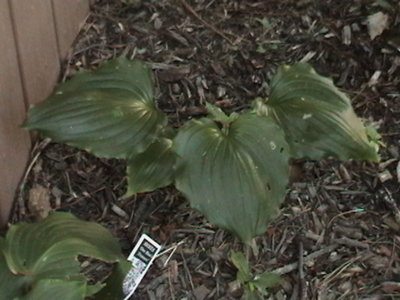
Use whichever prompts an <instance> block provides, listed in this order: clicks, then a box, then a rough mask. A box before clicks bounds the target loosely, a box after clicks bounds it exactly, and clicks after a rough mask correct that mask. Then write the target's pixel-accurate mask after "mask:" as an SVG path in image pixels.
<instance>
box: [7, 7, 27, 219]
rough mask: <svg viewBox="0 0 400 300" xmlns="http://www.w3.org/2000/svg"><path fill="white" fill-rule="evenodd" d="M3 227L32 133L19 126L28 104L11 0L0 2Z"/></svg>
mask: <svg viewBox="0 0 400 300" xmlns="http://www.w3.org/2000/svg"><path fill="white" fill-rule="evenodd" d="M0 53H1V55H0V66H1V68H0V179H1V180H0V226H2V225H4V224H5V222H7V220H8V215H9V212H10V210H11V206H12V203H13V200H14V195H15V190H16V188H17V186H18V183H19V180H20V178H21V174H22V173H23V170H24V169H25V166H26V162H27V159H28V152H29V148H30V140H29V135H28V133H27V132H26V131H25V130H23V129H21V128H19V125H20V124H21V123H22V121H23V119H24V116H25V103H24V96H23V92H22V82H21V77H20V73H19V67H18V59H17V55H16V47H15V41H14V34H13V30H12V21H11V15H10V10H9V6H8V2H7V1H0Z"/></svg>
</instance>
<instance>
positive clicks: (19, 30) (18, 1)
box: [10, 0, 69, 104]
mask: <svg viewBox="0 0 400 300" xmlns="http://www.w3.org/2000/svg"><path fill="white" fill-rule="evenodd" d="M66 2H69V1H66ZM10 3H11V12H12V17H13V20H14V32H15V36H16V41H17V47H18V49H17V51H18V55H19V59H20V62H21V72H22V81H23V85H24V89H25V96H26V98H27V101H28V102H29V103H30V104H34V103H38V102H40V101H42V100H43V99H45V98H46V97H47V96H48V95H49V94H50V92H51V91H52V89H53V87H54V85H55V83H56V82H57V78H58V75H59V71H60V62H59V55H58V46H57V37H56V31H55V25H54V18H53V10H52V3H51V0H29V1H27V0H10Z"/></svg>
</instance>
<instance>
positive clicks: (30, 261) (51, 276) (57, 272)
mask: <svg viewBox="0 0 400 300" xmlns="http://www.w3.org/2000/svg"><path fill="white" fill-rule="evenodd" d="M3 244H4V245H3V246H2V247H3V253H4V257H5V262H6V265H7V268H6V269H7V270H10V272H11V274H12V275H13V276H15V277H16V278H18V280H15V283H14V282H12V283H10V284H9V285H8V289H9V292H10V293H15V294H19V293H21V290H22V291H25V292H26V291H31V290H32V291H36V292H37V293H38V295H41V293H42V292H43V288H44V286H47V285H48V284H50V282H56V283H57V284H58V282H61V281H64V282H65V283H66V289H68V285H69V283H71V284H72V285H73V286H75V287H77V285H79V286H80V285H82V286H83V288H84V293H83V295H90V294H91V293H94V292H97V291H98V288H99V286H88V285H87V279H86V278H85V277H84V276H83V275H82V274H80V265H79V262H78V260H77V257H78V255H83V256H88V257H93V258H96V259H99V260H102V261H105V262H110V263H115V262H120V261H124V260H125V259H124V257H123V256H122V253H121V250H120V247H119V245H118V241H117V240H116V239H115V238H114V237H113V236H112V235H111V233H110V232H109V231H108V230H107V229H105V228H104V227H102V226H100V225H99V224H97V223H94V222H87V221H82V220H79V219H77V218H76V217H74V216H73V215H71V214H68V213H53V214H52V215H50V216H49V217H48V218H46V219H44V220H42V221H40V222H39V223H33V224H30V223H29V224H28V223H22V224H17V225H13V226H11V227H10V229H9V230H8V232H7V235H6V239H5V242H4V243H3ZM0 259H1V258H0ZM1 274H2V276H6V278H9V275H7V274H6V275H4V274H3V273H1ZM21 280H23V286H22V287H21ZM48 280H51V281H48ZM46 282H47V283H46ZM72 282H74V283H72ZM39 284H40V285H39ZM60 284H61V283H60ZM37 285H38V286H37ZM120 286H122V282H121V285H120ZM36 289H37V290H36ZM36 292H35V293H36ZM74 295H75V294H74ZM26 296H27V297H28V296H30V294H27V295H26ZM50 298H51V297H50ZM24 299H25V298H24ZM26 299H31V298H26ZM32 299H35V298H32ZM37 299H46V298H37ZM71 299H78V298H71ZM79 299H83V298H79Z"/></svg>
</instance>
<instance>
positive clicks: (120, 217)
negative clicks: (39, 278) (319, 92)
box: [11, 0, 400, 300]
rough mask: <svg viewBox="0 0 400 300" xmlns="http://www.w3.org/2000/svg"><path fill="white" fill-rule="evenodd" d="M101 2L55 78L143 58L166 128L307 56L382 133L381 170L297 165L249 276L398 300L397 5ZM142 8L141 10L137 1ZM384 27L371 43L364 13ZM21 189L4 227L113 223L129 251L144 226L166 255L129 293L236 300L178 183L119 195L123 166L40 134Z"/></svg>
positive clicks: (258, 86) (292, 291)
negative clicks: (50, 214) (53, 214)
mask: <svg viewBox="0 0 400 300" xmlns="http://www.w3.org/2000/svg"><path fill="white" fill-rule="evenodd" d="M132 2H136V4H131V5H125V4H122V3H121V2H120V1H118V0H100V1H98V2H97V3H96V4H95V5H94V6H93V9H92V13H91V15H90V17H89V18H88V20H87V22H86V24H85V25H84V27H83V28H82V30H81V33H80V35H79V37H78V39H77V40H76V43H75V45H74V48H73V49H72V50H71V53H70V56H69V58H68V60H67V61H66V62H65V64H64V73H63V75H62V78H61V79H60V80H66V79H68V78H69V77H70V76H71V75H73V74H74V73H75V72H76V71H77V70H79V69H82V68H90V69H94V68H96V67H97V66H98V65H99V64H100V63H101V62H103V61H105V60H108V59H111V58H114V57H117V56H118V55H121V54H122V53H124V54H126V55H127V56H128V57H131V58H138V59H143V60H145V61H148V62H150V63H151V65H152V68H153V69H154V72H155V74H156V78H157V89H158V92H157V101H158V104H159V107H160V108H161V109H162V110H163V111H164V112H166V113H167V114H168V116H169V119H170V122H171V124H172V125H173V126H177V127H178V126H180V125H182V124H183V123H184V122H185V121H186V120H188V119H191V118H197V117H200V116H203V115H204V113H205V110H204V104H205V103H206V102H212V103H216V105H218V106H220V107H221V108H223V109H224V110H225V111H226V112H233V111H239V110H242V109H244V108H247V107H248V106H249V103H250V101H251V100H252V99H254V98H255V97H259V96H267V95H268V88H269V86H268V82H269V81H270V79H271V76H272V75H273V74H274V72H275V70H276V69H277V67H278V66H279V65H281V64H283V63H291V62H296V61H307V62H309V63H311V64H312V65H313V66H314V67H315V68H316V69H317V71H318V72H320V73H321V74H324V75H327V76H330V77H333V79H334V81H335V83H336V85H337V86H339V87H340V88H341V89H343V90H344V91H346V92H347V94H348V95H350V96H351V98H352V101H353V105H354V107H355V110H356V112H357V114H358V115H359V116H361V117H363V118H364V120H365V122H367V123H373V124H374V125H375V126H378V128H379V129H378V131H379V132H380V133H381V135H382V136H383V141H384V142H385V144H386V146H385V147H383V148H382V149H381V152H380V153H381V157H382V160H381V163H379V164H375V163H369V162H356V161H351V162H340V161H337V160H323V161H319V162H317V161H299V162H296V170H297V175H296V176H295V177H294V179H293V183H292V184H291V186H290V189H289V192H288V195H287V199H286V201H285V203H284V205H283V206H282V213H281V215H280V216H279V217H278V218H277V219H276V220H275V221H274V222H272V223H271V224H270V226H269V229H268V231H267V233H266V234H264V235H263V236H260V237H257V238H256V244H257V249H258V251H253V253H252V254H251V262H252V266H253V269H254V271H255V272H260V273H261V272H264V271H266V270H270V271H275V272H277V273H279V274H281V275H282V276H283V279H284V281H283V283H282V285H281V286H280V287H278V288H275V289H272V290H270V296H269V298H268V299H303V300H305V299H323V300H325V299H328V300H329V299H332V300H333V299H371V300H372V299H374V300H375V299H376V300H378V299H400V259H399V255H400V251H399V249H400V233H399V231H400V210H399V206H400V200H399V199H400V195H399V182H400V174H399V173H400V164H399V159H400V153H399V151H400V150H399V145H400V140H399V139H400V115H399V114H400V34H399V32H400V3H399V2H398V1H397V0H386V1H384V0H380V1H378V0H377V1H372V0H371V1H367V0H352V1H337V0H325V1H322V0H320V1H318V0H297V1H296V0H269V1H261V0H258V1H257V0H248V1H240V0H220V1H215V0H175V1H174V0H158V1H155V0H147V1H146V0H143V1H132ZM140 2H141V3H140ZM379 11H380V12H382V13H384V14H386V15H387V16H388V17H389V23H388V27H387V29H386V30H385V31H384V32H383V33H382V34H381V35H379V36H377V37H376V38H375V39H373V40H372V39H371V37H370V35H369V32H368V28H367V18H368V16H370V15H372V14H374V13H376V12H379ZM26 175H27V176H26V178H25V180H24V182H23V185H22V186H21V189H20V190H19V192H18V194H17V202H16V206H15V210H14V215H13V217H12V220H11V221H12V222H17V221H20V220H27V219H34V218H38V217H40V215H42V214H45V213H46V211H48V210H49V209H58V210H64V211H71V212H73V213H74V214H76V215H77V216H79V217H81V218H84V219H87V220H92V221H97V222H100V223H101V224H103V225H105V226H106V227H108V228H109V229H110V230H111V231H112V232H113V233H114V234H115V235H116V236H117V237H118V238H119V239H120V240H121V244H122V247H123V249H124V251H125V252H126V253H129V251H130V250H131V248H132V247H133V245H134V243H135V242H136V241H137V239H138V237H139V236H140V234H141V233H143V232H146V233H148V234H149V235H150V236H152V237H153V238H154V239H155V240H157V241H158V242H160V243H162V244H163V246H164V249H165V250H166V251H165V253H164V254H163V255H161V256H160V257H159V258H158V259H157V260H156V262H155V264H154V265H153V266H152V267H151V269H150V271H149V273H148V274H147V275H146V277H145V279H144V280H143V282H142V284H141V285H140V288H139V289H138V291H137V292H136V294H135V296H134V299H157V300H158V299H197V300H203V299H238V298H240V295H241V290H240V289H237V288H236V287H235V284H234V280H235V272H236V270H235V268H234V267H233V266H232V264H231V262H230V261H229V252H230V251H231V250H241V249H242V247H243V245H242V244H241V243H240V241H238V240H237V239H236V238H234V237H233V236H232V235H230V234H229V233H227V232H225V231H222V230H219V229H217V228H215V227H213V226H212V225H211V224H209V223H207V221H206V220H205V219H204V218H203V217H202V215H201V214H199V213H198V212H196V211H193V210H192V209H191V208H190V207H189V205H188V203H187V201H186V200H185V199H183V197H182V196H181V195H180V194H179V192H177V191H176V190H175V189H174V188H173V187H167V188H164V189H160V190H156V191H154V192H151V193H145V194H140V195H137V196H135V197H131V198H129V199H125V200H118V199H119V197H120V196H121V195H123V194H124V191H125V185H126V179H125V177H124V175H125V163H124V162H123V161H119V160H106V159H98V158H95V157H93V156H92V155H89V154H88V153H86V152H83V151H78V150H76V149H73V148H70V147H67V146H65V145H61V144H57V143H53V142H51V141H48V140H46V139H45V140H40V141H39V142H38V143H37V147H36V148H35V149H34V150H33V152H32V161H31V166H30V168H29V169H28V172H27V174H26Z"/></svg>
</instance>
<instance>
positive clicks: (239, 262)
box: [231, 251, 252, 284]
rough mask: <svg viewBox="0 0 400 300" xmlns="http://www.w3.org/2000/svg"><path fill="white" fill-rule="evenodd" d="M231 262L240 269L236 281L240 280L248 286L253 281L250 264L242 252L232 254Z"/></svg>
mask: <svg viewBox="0 0 400 300" xmlns="http://www.w3.org/2000/svg"><path fill="white" fill-rule="evenodd" d="M231 261H232V263H233V265H234V266H235V267H236V268H237V269H238V271H237V274H236V279H237V280H239V282H241V283H242V284H246V283H247V282H248V281H250V280H251V279H252V276H251V269H250V265H249V262H248V261H247V259H246V257H245V256H244V254H243V253H242V252H235V251H233V252H232V253H231Z"/></svg>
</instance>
